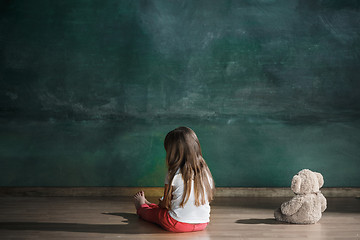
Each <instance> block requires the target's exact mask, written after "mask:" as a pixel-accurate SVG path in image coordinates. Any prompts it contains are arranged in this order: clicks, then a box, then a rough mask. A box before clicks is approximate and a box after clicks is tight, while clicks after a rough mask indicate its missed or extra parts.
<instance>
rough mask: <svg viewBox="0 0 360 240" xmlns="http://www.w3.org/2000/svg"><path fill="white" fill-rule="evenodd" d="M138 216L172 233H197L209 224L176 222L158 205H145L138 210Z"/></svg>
mask: <svg viewBox="0 0 360 240" xmlns="http://www.w3.org/2000/svg"><path fill="white" fill-rule="evenodd" d="M137 215H139V216H140V217H141V218H142V219H144V220H145V221H148V222H152V223H156V224H158V225H160V226H161V227H162V228H163V229H165V230H167V231H170V232H195V231H201V230H204V229H205V228H206V226H207V225H208V223H199V224H190V223H183V222H179V221H176V220H175V219H173V218H172V217H171V216H170V215H169V213H168V210H167V209H165V208H160V207H159V206H158V205H156V204H153V203H152V204H150V205H147V204H143V205H141V207H140V208H139V209H138V210H137Z"/></svg>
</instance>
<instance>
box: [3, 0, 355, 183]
mask: <svg viewBox="0 0 360 240" xmlns="http://www.w3.org/2000/svg"><path fill="white" fill-rule="evenodd" d="M359 76H360V2H359V1H341V0H338V1H334V0H333V1H326V0H325V1H320V0H298V1H288V0H283V1H276V0H258V1H255V0H254V1H250V0H249V1H195V0H194V1H167V0H164V1H133V0H128V1H125V0H122V1H117V0H107V1H102V0H76V1H73V0H64V1H48V0H43V1H40V0H33V1H27V0H22V1H20V0H7V1H6V0H5V1H0V186H162V185H163V180H164V176H165V171H166V167H165V162H164V158H165V151H164V149H163V139H164V137H165V135H166V133H167V132H168V131H170V130H172V129H173V128H175V127H177V126H181V125H185V126H189V127H191V128H193V129H194V130H195V132H196V133H197V135H198V137H199V139H200V142H201V144H202V148H203V153H204V157H205V159H206V161H207V162H208V165H209V167H210V169H211V171H212V173H213V175H214V179H215V182H216V184H217V186H240V187H246V186H256V187H260V186H269V187H280V186H289V185H290V181H291V178H292V176H293V175H294V174H296V173H297V172H298V171H299V170H301V169H303V168H309V169H312V170H316V171H319V172H321V173H322V174H323V175H324V178H325V186H327V187H339V186H349V187H360V174H359V172H360V119H359V116H360V114H359V113H360V81H359Z"/></svg>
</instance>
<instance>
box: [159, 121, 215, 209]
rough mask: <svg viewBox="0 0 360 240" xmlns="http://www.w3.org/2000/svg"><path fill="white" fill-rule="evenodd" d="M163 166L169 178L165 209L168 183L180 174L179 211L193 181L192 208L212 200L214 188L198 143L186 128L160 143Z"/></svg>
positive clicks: (193, 134)
mask: <svg viewBox="0 0 360 240" xmlns="http://www.w3.org/2000/svg"><path fill="white" fill-rule="evenodd" d="M164 147H165V150H166V164H167V166H168V174H169V188H168V191H167V192H166V193H165V196H164V198H165V206H166V207H167V208H170V202H171V196H172V187H171V182H172V180H173V178H174V176H175V174H176V172H177V170H180V172H181V175H182V177H183V180H184V194H183V199H182V201H181V203H180V206H181V207H183V206H184V204H185V203H186V202H187V201H188V199H189V197H190V193H191V184H192V180H194V194H195V205H196V206H200V205H203V204H205V203H206V197H207V200H208V201H209V202H210V201H211V200H212V199H213V197H214V190H215V185H214V181H213V178H212V175H211V172H210V170H209V168H208V166H207V164H206V162H205V160H204V158H203V156H202V153H201V147H200V142H199V140H198V138H197V136H196V134H195V132H194V131H193V130H192V129H190V128H188V127H179V128H176V129H174V130H172V131H171V132H169V133H168V134H167V135H166V137H165V141H164Z"/></svg>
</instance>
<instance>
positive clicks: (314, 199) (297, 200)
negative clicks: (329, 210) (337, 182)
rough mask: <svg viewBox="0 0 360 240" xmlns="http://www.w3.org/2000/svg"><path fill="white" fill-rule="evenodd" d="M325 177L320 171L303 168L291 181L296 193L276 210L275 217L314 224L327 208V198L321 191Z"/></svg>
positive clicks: (298, 222) (286, 220)
mask: <svg viewBox="0 0 360 240" xmlns="http://www.w3.org/2000/svg"><path fill="white" fill-rule="evenodd" d="M323 185H324V178H323V176H322V175H321V174H320V173H317V172H313V171H311V170H309V169H303V170H301V171H300V172H298V174H296V175H295V176H294V177H293V179H292V182H291V190H293V192H294V193H295V194H296V196H294V197H293V198H292V199H291V200H290V201H288V202H284V203H283V204H281V207H280V208H278V209H277V210H275V212H274V216H275V219H276V220H278V221H282V222H288V223H297V224H314V223H316V222H318V221H319V220H320V218H321V215H322V214H321V213H322V212H324V211H325V209H326V198H325V197H324V195H323V194H322V193H321V192H320V190H319V189H320V188H321V187H322V186H323Z"/></svg>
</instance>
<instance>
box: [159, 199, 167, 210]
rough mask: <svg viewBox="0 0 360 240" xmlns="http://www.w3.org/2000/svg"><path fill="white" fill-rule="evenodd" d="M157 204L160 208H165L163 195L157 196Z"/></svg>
mask: <svg viewBox="0 0 360 240" xmlns="http://www.w3.org/2000/svg"><path fill="white" fill-rule="evenodd" d="M158 205H159V207H160V208H166V206H165V201H164V197H161V198H159V204H158Z"/></svg>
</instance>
